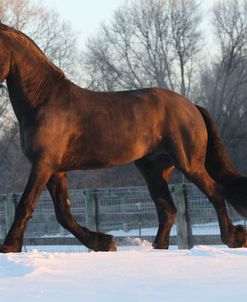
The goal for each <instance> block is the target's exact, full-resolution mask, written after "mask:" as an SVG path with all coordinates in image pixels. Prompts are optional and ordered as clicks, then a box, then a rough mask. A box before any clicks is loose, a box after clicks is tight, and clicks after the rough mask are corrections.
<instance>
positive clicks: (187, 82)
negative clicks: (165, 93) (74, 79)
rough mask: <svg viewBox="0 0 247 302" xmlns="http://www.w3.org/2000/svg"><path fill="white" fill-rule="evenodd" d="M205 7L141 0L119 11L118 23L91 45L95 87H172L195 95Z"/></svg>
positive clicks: (190, 1) (189, 1) (89, 66)
mask: <svg viewBox="0 0 247 302" xmlns="http://www.w3.org/2000/svg"><path fill="white" fill-rule="evenodd" d="M199 23H200V13H199V7H198V5H197V3H196V1H194V0H186V1H185V0H176V1H175V0H138V1H131V2H129V3H128V4H127V5H126V4H125V5H124V6H122V7H120V8H119V9H118V10H116V11H115V14H114V17H113V20H112V23H111V24H109V25H104V26H102V30H101V32H100V33H99V34H98V36H97V37H95V38H92V39H90V40H89V41H88V44H87V51H86V52H85V53H84V58H85V68H86V71H87V73H88V75H89V79H88V80H89V87H91V88H93V89H103V90H115V89H119V88H123V89H130V88H141V87H148V86H159V87H166V88H170V89H172V90H176V91H178V92H180V93H182V94H183V95H185V96H188V95H189V94H190V87H191V82H192V74H193V73H192V70H193V67H194V58H195V56H196V54H197V52H198V50H199V45H200V32H199V30H198V25H199Z"/></svg>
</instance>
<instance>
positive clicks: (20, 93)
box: [7, 53, 63, 120]
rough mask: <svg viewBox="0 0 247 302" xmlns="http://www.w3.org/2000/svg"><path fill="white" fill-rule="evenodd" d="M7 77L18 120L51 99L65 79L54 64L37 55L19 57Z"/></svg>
mask: <svg viewBox="0 0 247 302" xmlns="http://www.w3.org/2000/svg"><path fill="white" fill-rule="evenodd" d="M14 62H15V63H14V66H13V67H12V70H11V72H10V74H9V76H8V77H7V86H8V90H9V95H10V100H11V103H12V106H13V109H14V111H15V114H16V116H17V118H18V120H20V119H22V116H23V115H25V114H28V112H30V111H33V110H34V109H35V108H37V107H38V106H40V105H41V104H42V103H43V102H45V101H46V100H47V99H48V98H49V94H51V93H52V89H54V87H56V84H57V82H58V81H60V80H61V79H62V78H63V74H62V73H61V72H59V70H58V69H56V68H55V67H54V66H53V65H52V64H48V63H47V62H46V60H44V58H42V57H38V56H37V55H36V56H35V54H32V53H31V54H30V53H29V54H28V55H27V56H25V55H22V56H18V54H16V57H15V60H14Z"/></svg>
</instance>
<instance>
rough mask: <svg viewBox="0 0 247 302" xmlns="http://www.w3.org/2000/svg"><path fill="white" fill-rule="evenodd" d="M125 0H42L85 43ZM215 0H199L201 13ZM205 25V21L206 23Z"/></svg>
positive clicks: (81, 42) (205, 11)
mask: <svg viewBox="0 0 247 302" xmlns="http://www.w3.org/2000/svg"><path fill="white" fill-rule="evenodd" d="M126 1H127V0H43V3H44V5H45V6H46V7H47V8H49V9H54V10H55V11H57V12H58V13H59V14H60V15H61V17H62V18H63V20H64V21H67V22H70V23H71V26H72V29H73V30H74V31H75V32H76V33H78V41H79V43H80V44H81V45H83V44H85V42H86V40H87V38H89V37H90V36H93V35H94V34H96V33H97V31H98V29H99V28H100V26H101V24H102V22H109V21H110V20H111V17H112V16H113V12H114V10H116V9H117V8H118V7H119V6H120V5H123V4H124V3H126ZM215 1H217V0H201V1H200V2H201V4H202V8H203V14H205V15H206V17H207V16H208V15H209V9H210V7H211V6H212V4H213V3H214V2H215ZM206 26H207V23H206Z"/></svg>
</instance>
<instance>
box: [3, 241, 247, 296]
mask: <svg viewBox="0 0 247 302" xmlns="http://www.w3.org/2000/svg"><path fill="white" fill-rule="evenodd" d="M246 283H247V249H234V250H233V249H228V248H213V247H207V246H199V247H195V248H193V249H192V250H190V251H188V250H170V251H164V250H162V251H158V250H153V249H152V248H151V246H150V245H149V244H147V243H145V242H144V243H143V245H141V246H139V247H128V248H121V249H120V251H118V252H115V253H114V252H110V253H101V252H100V253H95V252H91V253H85V252H84V253H46V252H37V251H31V252H27V253H20V254H3V255H0V301H3V302H12V301H18V302H22V301H25V302H27V301H30V302H34V301H41V302H50V301H56V302H57V301H59V302H62V301H70V302H74V301H75V302H77V301H78V302H80V301H84V302H88V301H90V302H94V301H97V302H104V301H107V302H113V301H114V302H132V301H133V302H139V301H140V302H144V301H149V302H153V301H162V302H163V301H171V302H186V301H188V302H193V301H195V302H204V301H205V302H206V301H207V302H228V301H231V302H232V301H245V297H246Z"/></svg>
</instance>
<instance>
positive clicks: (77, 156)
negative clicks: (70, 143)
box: [61, 140, 155, 170]
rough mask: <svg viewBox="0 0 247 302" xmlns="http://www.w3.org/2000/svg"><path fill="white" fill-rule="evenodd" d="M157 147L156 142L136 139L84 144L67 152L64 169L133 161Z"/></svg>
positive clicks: (108, 166) (103, 166) (116, 164)
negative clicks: (119, 142)
mask: <svg viewBox="0 0 247 302" xmlns="http://www.w3.org/2000/svg"><path fill="white" fill-rule="evenodd" d="M154 148H155V144H150V143H147V142H142V141H140V140H136V141H135V142H134V143H132V144H131V143H130V142H129V143H126V144H117V145H114V144H107V145H105V144H104V145H102V144H97V143H95V144H94V145H90V146H89V145H86V144H85V145H84V148H75V149H74V150H70V152H67V153H66V154H65V156H64V158H63V162H62V165H61V166H62V170H77V169H99V168H110V167H114V166H118V165H122V164H126V163H129V162H133V161H135V160H137V159H139V158H141V157H143V156H145V155H146V154H148V153H150V152H151V151H152V150H153V149H154Z"/></svg>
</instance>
